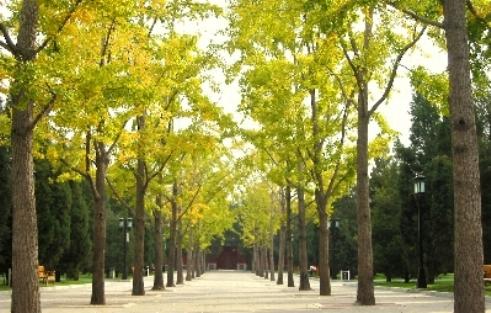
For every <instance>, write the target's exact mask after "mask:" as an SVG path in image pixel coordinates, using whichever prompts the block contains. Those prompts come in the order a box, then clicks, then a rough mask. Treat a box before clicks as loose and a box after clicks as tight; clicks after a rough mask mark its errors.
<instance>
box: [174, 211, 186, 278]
mask: <svg viewBox="0 0 491 313" xmlns="http://www.w3.org/2000/svg"><path fill="white" fill-rule="evenodd" d="M179 212H181V209H180V208H179ZM176 239H177V241H176V258H177V259H176V267H177V281H176V284H178V285H182V284H184V273H183V272H184V271H183V265H182V222H181V219H179V221H178V222H177V233H176Z"/></svg>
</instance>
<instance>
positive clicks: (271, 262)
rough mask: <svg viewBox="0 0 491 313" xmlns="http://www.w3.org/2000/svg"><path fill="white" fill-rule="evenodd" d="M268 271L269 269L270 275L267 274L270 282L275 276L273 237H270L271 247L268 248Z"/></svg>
mask: <svg viewBox="0 0 491 313" xmlns="http://www.w3.org/2000/svg"><path fill="white" fill-rule="evenodd" d="M269 269H270V274H269V279H270V280H271V281H275V279H276V278H275V276H274V236H271V247H270V248H269Z"/></svg>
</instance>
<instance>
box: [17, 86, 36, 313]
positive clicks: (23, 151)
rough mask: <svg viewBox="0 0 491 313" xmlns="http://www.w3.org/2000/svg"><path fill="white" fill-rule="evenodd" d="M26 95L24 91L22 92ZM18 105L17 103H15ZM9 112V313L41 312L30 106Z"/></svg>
mask: <svg viewBox="0 0 491 313" xmlns="http://www.w3.org/2000/svg"><path fill="white" fill-rule="evenodd" d="M24 92H26V91H24ZM17 105H19V104H17ZM17 105H16V106H14V109H13V117H12V174H11V182H12V184H11V186H12V312H19V313H28V312H41V305H40V300H39V284H38V278H37V274H36V270H37V266H38V239H37V238H38V230H37V219H36V201H35V195H34V178H33V158H32V139H33V133H32V130H31V129H30V128H29V126H28V124H29V121H31V120H32V104H30V103H28V104H27V105H28V108H25V109H23V110H22V109H20V108H17Z"/></svg>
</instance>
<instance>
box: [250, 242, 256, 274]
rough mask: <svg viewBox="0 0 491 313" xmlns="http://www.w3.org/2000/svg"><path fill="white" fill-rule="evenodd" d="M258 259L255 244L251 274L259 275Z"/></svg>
mask: <svg viewBox="0 0 491 313" xmlns="http://www.w3.org/2000/svg"><path fill="white" fill-rule="evenodd" d="M256 259H257V255H256V244H254V246H252V262H251V272H253V273H255V274H256V275H257V272H256V270H257V266H256Z"/></svg>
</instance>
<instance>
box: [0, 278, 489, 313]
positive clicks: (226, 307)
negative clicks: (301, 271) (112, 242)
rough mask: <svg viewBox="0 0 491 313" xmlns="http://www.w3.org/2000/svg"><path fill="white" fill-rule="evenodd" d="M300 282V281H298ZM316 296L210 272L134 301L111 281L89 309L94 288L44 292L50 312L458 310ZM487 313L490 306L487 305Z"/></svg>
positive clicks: (433, 298) (344, 294)
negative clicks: (361, 303)
mask: <svg viewBox="0 0 491 313" xmlns="http://www.w3.org/2000/svg"><path fill="white" fill-rule="evenodd" d="M296 283H298V281H296ZM311 285H312V287H313V290H312V291H303V292H299V291H298V288H288V287H285V286H278V285H276V283H274V282H271V281H269V280H265V279H263V278H259V277H256V276H254V275H253V274H251V273H248V272H247V273H246V272H235V271H218V272H208V273H206V274H205V275H204V276H202V277H200V278H197V279H195V280H193V281H192V282H186V284H185V285H180V286H177V287H175V288H168V289H167V290H166V291H163V292H155V291H151V290H150V288H151V286H152V278H151V277H149V278H147V279H146V280H145V286H146V289H147V293H146V295H145V296H138V297H135V296H131V295H130V294H131V282H107V283H106V297H107V298H106V299H107V305H105V306H92V305H89V304H88V303H89V300H90V288H91V286H90V284H89V285H74V286H55V287H46V288H42V289H41V290H42V292H41V295H42V298H41V299H42V305H43V312H45V313H77V312H84V313H89V312H118V313H119V312H121V313H129V312H132V313H133V312H134V313H136V312H138V313H140V312H151V313H157V312H162V313H171V312H172V313H178V312H179V313H181V312H190V313H205V312H206V313H208V312H210V313H211V312H213V313H232V312H236V313H239V312H263V313H267V312H282V313H290V312H291V313H293V312H338V311H339V312H343V313H357V312H364V313H372V312H373V313H375V312H387V313H446V312H449V313H450V312H452V311H453V299H452V297H451V295H448V294H438V295H432V294H430V293H414V292H413V293H409V292H405V291H397V290H393V289H391V290H389V289H376V299H377V305H376V306H370V307H366V306H358V305H355V304H354V301H355V297H356V284H354V283H342V282H333V283H332V290H333V295H332V296H330V297H320V296H319V295H318V288H319V285H318V281H317V280H316V279H313V280H311ZM487 308H488V309H487V310H486V312H487V313H491V305H490V303H489V302H488V303H487ZM9 311H10V293H9V292H1V293H0V312H9Z"/></svg>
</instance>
